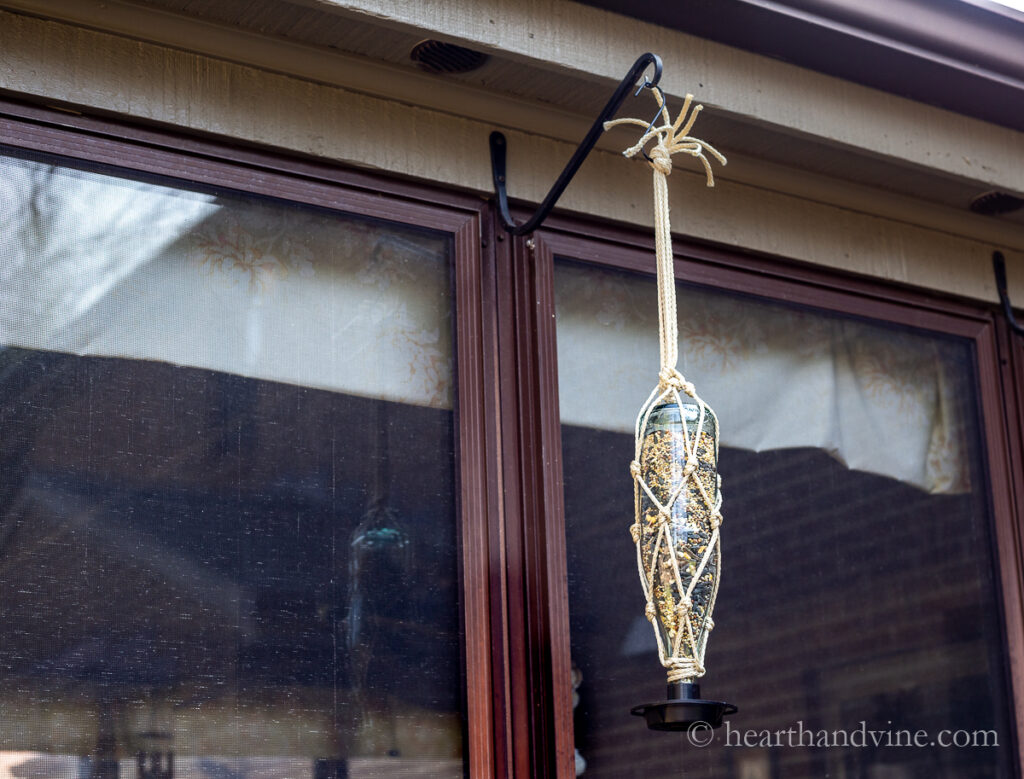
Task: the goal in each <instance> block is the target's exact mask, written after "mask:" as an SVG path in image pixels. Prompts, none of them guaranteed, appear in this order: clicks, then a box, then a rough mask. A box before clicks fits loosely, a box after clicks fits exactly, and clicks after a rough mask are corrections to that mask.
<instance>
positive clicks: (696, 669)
mask: <svg viewBox="0 0 1024 779" xmlns="http://www.w3.org/2000/svg"><path fill="white" fill-rule="evenodd" d="M652 67H653V75H652V76H651V77H650V78H648V77H647V76H646V75H645V73H646V71H647V70H648V68H652ZM661 73H662V63H661V58H660V57H658V56H657V55H656V54H651V53H649V52H648V53H647V54H643V55H641V56H640V57H639V58H638V59H637V60H636V62H634V63H633V67H632V68H630V70H629V72H628V73H627V74H626V76H625V78H623V80H622V81H621V82H620V83H619V86H618V87H617V88H616V90H615V92H614V93H613V94H612V96H611V98H610V99H609V100H608V103H607V104H606V105H605V107H604V109H603V110H602V111H601V114H600V115H599V116H598V118H597V119H596V120H595V121H594V124H593V125H592V126H591V128H590V130H589V132H588V133H587V135H586V137H584V139H583V140H582V141H581V142H580V145H579V146H578V147H577V148H576V151H575V152H574V153H573V155H572V157H571V158H570V160H569V162H568V164H567V165H566V166H565V169H564V170H563V171H562V173H561V175H559V177H558V179H557V180H556V181H555V183H554V184H553V185H552V187H551V189H550V191H549V192H548V194H547V196H546V197H545V198H544V200H543V201H542V202H541V204H540V206H538V208H537V210H536V211H535V212H534V213H533V215H532V216H531V217H530V218H529V219H527V220H526V221H525V222H522V223H518V224H517V223H516V222H515V221H514V220H513V218H512V215H511V212H510V210H509V204H508V194H507V192H506V160H505V152H506V149H507V145H508V144H507V141H506V139H505V136H504V135H503V134H502V133H500V132H497V131H495V132H492V133H491V137H490V146H491V174H492V177H493V179H494V194H495V202H496V204H497V207H498V217H499V219H500V221H501V224H502V227H504V229H505V230H506V231H507V232H508V233H510V234H512V235H527V234H529V233H532V232H533V231H534V230H536V229H537V228H538V227H539V226H540V225H541V224H542V223H543V221H544V219H545V218H547V216H548V214H549V213H550V212H551V209H552V208H553V207H554V205H555V203H556V202H557V201H558V198H559V197H560V196H561V194H562V193H563V192H564V191H565V188H566V187H567V186H568V185H569V182H570V181H571V180H572V178H573V176H575V175H576V172H577V171H578V170H579V168H580V166H581V165H582V164H583V161H584V160H585V159H586V157H587V155H588V154H589V153H590V151H591V150H592V149H593V148H594V145H595V144H596V143H597V140H598V138H599V137H600V135H601V133H603V132H604V131H605V130H607V129H608V128H610V127H614V126H616V125H620V124H635V125H639V126H641V127H643V128H644V133H643V135H642V136H641V137H640V140H639V141H637V143H636V144H634V145H633V146H631V147H630V148H628V149H626V151H625V152H623V154H624V155H625V156H626V157H635V156H636V155H638V154H639V155H642V156H643V157H644V158H645V159H646V160H647V161H648V162H649V163H650V165H651V167H652V168H653V170H654V229H655V239H656V242H655V246H656V255H657V268H658V331H659V340H660V343H661V369H660V371H659V372H658V382H657V385H656V386H655V387H654V389H653V390H652V391H651V394H650V396H649V397H648V398H647V402H646V403H644V404H643V406H642V407H641V409H640V414H639V415H638V416H637V420H636V431H635V432H636V449H635V452H634V458H633V462H632V463H631V465H630V471H631V473H632V474H633V484H634V500H635V518H634V522H633V524H632V526H631V527H630V532H631V534H632V536H633V542H634V544H635V545H636V561H637V568H638V570H639V573H640V584H641V587H642V588H643V593H644V597H645V599H646V601H647V608H646V613H647V618H648V619H649V620H650V621H651V623H652V624H653V626H654V636H655V640H656V641H657V645H658V656H659V658H660V659H661V664H662V665H663V666H664V667H665V668H666V670H667V672H668V699H667V700H665V701H662V702H660V703H648V704H644V705H643V706H637V707H636V708H634V709H633V714H636V715H639V716H642V717H643V718H644V719H645V720H646V721H647V725H648V727H650V728H652V729H654V730H686V729H688V728H692V727H695V726H706V727H712V728H714V727H718V726H720V725H721V724H722V718H723V717H724V716H726V715H728V714H733V713H735V712H736V707H735V706H733V705H732V704H729V703H723V702H721V701H713V700H704V699H703V698H701V695H700V687H699V685H698V684H697V679H699V678H700V677H702V676H703V675H704V653H705V650H706V649H707V643H708V636H709V634H710V632H711V629H712V628H713V627H714V624H715V623H714V620H713V619H712V617H711V613H712V611H713V610H714V607H715V598H716V597H717V595H718V582H719V577H720V575H721V571H722V552H721V545H720V535H721V526H722V513H721V506H722V494H721V486H722V481H721V478H720V477H719V476H718V418H717V417H716V416H715V412H714V411H712V410H711V407H710V406H708V405H707V403H705V402H704V401H703V400H702V399H701V397H700V396H699V395H698V394H697V390H696V388H695V387H694V386H693V384H691V383H690V382H688V381H687V380H686V379H685V378H683V376H682V374H680V373H679V371H678V370H677V369H676V363H677V362H678V349H679V336H678V332H677V322H676V292H675V270H674V266H673V255H672V235H671V227H670V225H669V204H668V182H667V177H668V176H669V175H670V174H671V172H672V155H674V154H686V155H689V156H691V157H695V158H696V159H698V160H700V162H701V164H702V165H703V166H704V172H705V174H706V176H707V184H708V186H714V181H715V180H714V175H713V173H712V170H711V162H710V160H709V159H708V155H709V154H710V155H711V157H712V158H714V159H715V160H717V161H718V162H720V163H721V164H723V165H724V164H725V157H723V156H722V155H721V154H719V153H718V151H717V150H716V149H715V148H714V147H712V146H711V145H709V144H707V143H704V141H701V140H699V139H697V138H694V137H691V136H690V134H689V133H690V130H691V129H692V128H693V124H694V122H695V121H696V119H697V115H698V114H699V113H700V112H701V110H702V108H703V106H700V105H696V106H695V105H693V96H692V95H687V96H686V100H685V102H684V103H683V107H682V110H681V111H680V113H679V116H678V117H677V118H676V120H675V121H674V122H673V121H672V120H671V118H670V115H669V112H668V107H667V105H666V103H665V96H664V94H663V93H662V91H661V89H660V87H658V82H659V80H660V79H661ZM644 91H650V92H651V93H653V94H654V97H655V100H656V101H657V103H658V112H657V114H656V115H655V118H654V120H653V121H651V122H646V121H643V120H641V119H615V120H612V117H613V116H615V114H616V112H617V111H618V109H619V107H620V106H621V105H622V103H623V101H624V100H625V99H626V98H627V97H628V96H629V95H630V93H633V94H634V95H639V94H640V93H642V92H644ZM609 120H611V121H609ZM648 147H650V151H648V150H647V149H648ZM528 245H530V244H528Z"/></svg>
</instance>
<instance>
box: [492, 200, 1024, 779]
mask: <svg viewBox="0 0 1024 779" xmlns="http://www.w3.org/2000/svg"><path fill="white" fill-rule="evenodd" d="M675 252H676V257H675V271H676V278H677V280H680V281H685V282H687V283H690V284H696V285H701V286H705V287H708V288H711V289H718V290H724V291H730V292H739V293H745V294H749V295H754V296H757V297H760V298H763V299H766V300H769V301H780V302H787V303H795V304H799V305H804V306H808V307H812V308H816V309H823V310H826V311H829V312H834V313H840V314H847V315H851V316H856V317H860V318H867V319H874V320H879V321H881V322H885V323H894V324H898V325H905V326H909V327H914V328H920V329H923V330H929V331H934V332H936V333H940V334H945V335H953V336H959V337H961V338H964V339H967V340H968V341H969V342H970V343H971V344H972V346H973V351H974V357H975V368H976V374H977V379H978V385H977V403H978V414H979V419H980V420H981V428H982V433H983V435H984V436H985V441H984V442H983V445H982V447H981V448H982V456H983V459H984V470H985V474H986V486H987V490H986V498H987V503H988V509H989V516H990V518H991V522H992V531H993V537H994V538H993V541H994V544H995V547H996V548H995V549H994V558H995V561H996V564H997V565H998V568H999V571H998V575H997V576H995V577H994V578H995V580H996V585H997V591H998V592H997V597H998V599H999V601H1000V604H1001V617H1002V620H1001V622H1002V628H1003V638H1004V642H1005V651H1006V659H1007V674H1008V677H1009V678H1008V679H1007V680H1006V682H1007V685H1008V700H1009V707H1010V709H1011V711H1010V712H1009V716H1010V717H1011V727H1012V729H1013V731H1014V737H1015V738H1014V741H1015V746H1016V772H1017V774H1018V775H1024V664H1022V663H1021V662H1020V658H1021V657H1024V575H1022V574H1024V566H1022V561H1024V547H1022V543H1021V541H1022V539H1021V532H1020V522H1021V518H1022V517H1024V500H1022V498H1024V455H1022V452H1024V343H1022V341H1024V339H1020V338H1015V339H1014V336H1013V334H1012V333H1010V332H1009V328H1008V327H1007V326H1006V323H1005V322H1004V321H1003V320H1002V319H1001V318H1000V317H999V315H998V314H997V313H996V312H994V310H993V309H990V308H989V307H985V306H981V305H978V304H977V303H974V302H965V301H960V300H955V299H953V298H951V297H939V296H935V295H931V294H925V293H921V292H919V291H916V290H912V289H908V288H901V287H897V286H896V285H892V284H887V283H882V282H877V281H873V280H868V279H864V278H859V277H855V276H853V275H850V274H842V273H839V272H836V271H828V270H823V269H820V268H816V267H812V266H810V265H806V264H801V263H796V262H794V261H791V260H785V259H782V258H778V257H772V256H769V255H764V254H755V253H751V252H745V251H741V250H736V249H732V248H728V249H726V248H722V247H716V246H713V245H709V244H707V243H703V242H698V241H694V240H688V239H686V238H685V237H681V236H676V238H675ZM509 254H510V255H512V256H513V260H512V262H511V267H510V268H509V270H508V272H509V274H510V277H511V279H512V281H513V284H512V287H513V289H514V299H515V301H516V316H517V318H518V321H519V323H520V324H519V331H520V335H521V337H522V338H523V339H524V341H525V343H528V344H530V345H532V347H533V351H532V354H531V355H529V356H528V358H529V360H530V365H529V367H528V369H521V370H520V371H519V374H518V379H519V385H518V386H517V387H516V388H515V394H516V397H517V398H518V399H520V401H522V400H523V399H526V400H528V402H529V403H530V407H529V408H519V409H518V411H517V414H518V417H519V420H520V423H521V426H522V429H523V430H524V431H526V432H525V433H524V436H523V439H524V441H526V442H527V443H525V444H524V446H523V452H522V458H521V459H522V460H523V461H524V462H525V465H523V467H524V469H526V468H529V460H530V459H531V458H532V459H533V460H535V461H539V462H541V463H543V467H540V468H537V467H534V472H531V473H530V476H531V477H532V478H529V479H524V481H523V489H522V492H523V496H522V498H521V500H520V503H521V506H522V510H523V522H522V527H523V529H524V534H525V536H526V539H527V540H523V541H519V542H518V543H519V544H521V545H522V546H523V547H524V548H525V549H526V550H527V554H525V555H523V556H522V565H523V566H524V573H523V574H522V579H523V580H524V581H525V582H526V583H527V592H528V595H527V597H526V599H525V603H526V606H527V608H528V609H533V610H534V612H535V613H534V614H533V615H532V621H533V622H534V623H538V624H539V625H540V626H541V627H540V628H534V631H535V632H536V633H537V635H543V636H547V637H548V638H549V640H550V642H551V645H550V647H547V648H546V649H547V652H548V653H549V654H548V657H549V662H548V664H547V665H545V666H542V667H535V668H533V669H532V670H533V671H534V674H537V673H539V674H540V675H539V676H537V675H533V676H530V677H529V679H528V683H527V685H526V689H528V690H531V691H533V693H532V694H533V695H534V697H535V700H534V709H542V710H543V712H544V715H543V716H538V717H535V719H534V721H533V722H532V723H531V724H532V727H533V732H532V735H533V737H534V739H535V740H536V742H537V743H538V744H542V745H544V747H545V749H544V750H543V751H541V750H537V749H535V750H534V752H533V753H532V754H529V755H527V754H524V755H522V756H521V758H520V761H519V762H520V763H522V764H525V765H529V766H530V769H531V770H532V772H533V773H531V774H530V775H541V773H542V772H544V775H552V776H557V777H559V778H560V779H563V778H564V779H568V777H572V776H574V775H575V774H574V770H573V763H572V756H573V744H572V732H573V730H572V709H571V706H570V704H569V701H570V693H571V690H570V686H569V668H570V663H571V661H570V657H569V629H568V626H569V613H568V588H567V575H566V548H565V516H564V507H563V504H562V489H561V488H562V469H561V441H560V436H559V433H558V430H559V427H560V418H559V401H558V366H557V353H556V342H555V338H556V335H555V308H554V263H555V258H556V257H565V258H567V259H572V260H577V261H581V262H585V263H589V264H592V265H596V266H603V267H608V268H615V269H618V270H626V271H632V272H636V273H643V274H647V275H653V272H654V259H653V256H654V244H653V238H652V236H651V234H650V233H644V232H641V231H637V230H635V229H632V228H628V227H617V226H613V225H609V224H608V223H604V222H592V221H588V220H583V219H578V218H571V217H563V216H554V217H552V218H550V219H549V220H548V222H547V223H546V225H545V226H544V227H543V228H542V229H540V230H538V231H537V232H536V233H535V234H534V235H533V236H532V238H530V239H518V240H517V241H516V243H515V246H514V248H513V250H512V251H511V252H509ZM1011 339H1014V340H1012V341H1011ZM519 353H520V355H521V354H522V348H520V352H519ZM521 405H524V404H523V403H522V402H521ZM531 428H532V435H533V437H532V438H530V433H531ZM624 479H625V477H624ZM625 483H626V482H625V481H624V484H625ZM510 513H511V512H510ZM529 539H534V544H535V545H536V546H537V547H538V548H532V549H531V548H530V543H529ZM538 539H542V541H538ZM531 587H532V589H531ZM538 696H539V697H538ZM526 761H530V762H526Z"/></svg>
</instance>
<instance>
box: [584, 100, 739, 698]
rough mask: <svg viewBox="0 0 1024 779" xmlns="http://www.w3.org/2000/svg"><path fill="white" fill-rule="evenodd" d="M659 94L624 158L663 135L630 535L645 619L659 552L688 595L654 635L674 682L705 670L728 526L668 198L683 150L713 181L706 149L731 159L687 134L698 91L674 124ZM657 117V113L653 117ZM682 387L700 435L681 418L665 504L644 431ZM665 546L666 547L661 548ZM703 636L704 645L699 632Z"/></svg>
mask: <svg viewBox="0 0 1024 779" xmlns="http://www.w3.org/2000/svg"><path fill="white" fill-rule="evenodd" d="M654 95H655V99H656V100H657V101H658V106H659V108H660V109H661V110H660V111H659V114H658V117H659V118H660V119H661V120H662V124H661V125H658V126H652V127H650V129H648V130H647V131H646V132H645V133H644V135H643V136H642V137H641V138H640V140H639V141H638V142H637V143H636V144H635V145H633V146H631V147H630V148H628V149H626V151H624V152H623V154H624V155H625V156H626V157H633V156H635V155H636V154H638V153H640V152H641V150H642V149H643V148H644V147H645V146H646V145H647V143H649V142H650V141H651V140H655V139H656V140H657V142H656V143H655V145H654V146H653V147H652V149H651V151H650V154H649V160H650V165H651V168H652V169H653V171H654V235H655V255H656V258H657V274H658V341H659V347H660V360H661V368H660V370H659V371H658V384H657V386H656V387H655V388H654V389H653V390H652V391H651V394H650V396H649V397H648V398H647V402H646V403H644V405H643V406H642V407H641V410H640V413H639V414H638V415H637V420H636V427H635V442H636V446H635V451H634V459H633V462H631V463H630V473H631V474H632V476H633V485H634V487H633V498H634V502H635V520H634V522H633V525H632V526H630V534H631V535H632V538H633V542H634V544H636V562H637V571H638V573H639V575H640V583H641V587H642V588H643V593H644V598H645V600H646V601H647V606H646V609H645V612H646V616H647V619H648V620H650V621H651V622H652V623H653V622H655V621H656V619H657V607H656V606H655V603H654V592H655V587H656V577H657V576H658V560H659V558H662V559H665V560H667V561H670V563H671V577H672V580H673V583H674V584H675V587H676V591H677V592H679V593H682V599H681V601H680V602H679V603H678V604H677V605H676V625H677V627H676V630H675V635H674V636H673V641H672V646H671V647H666V646H665V643H664V641H663V639H662V636H661V631H660V630H658V629H657V627H655V630H654V635H655V639H656V640H657V643H658V657H659V659H660V660H661V663H662V665H663V666H665V668H667V669H668V681H669V682H676V681H683V680H686V679H693V678H696V677H700V676H703V675H704V650H705V648H706V645H707V633H708V631H710V630H711V629H712V628H713V627H714V621H713V620H712V619H711V612H712V611H713V610H714V606H715V601H716V600H717V598H718V582H719V572H720V571H721V561H722V553H721V545H720V544H719V528H720V527H721V524H722V514H721V505H722V493H721V483H722V480H721V477H718V481H717V484H716V487H717V489H716V490H715V497H714V499H712V497H711V496H710V495H708V493H707V490H706V488H705V486H704V484H703V483H702V482H701V480H700V479H699V478H698V473H697V471H698V457H697V453H698V445H699V443H700V433H701V432H702V431H703V430H704V425H705V422H706V421H707V415H708V414H709V413H710V415H711V417H712V419H713V420H714V425H715V429H716V430H717V426H718V420H717V419H715V418H714V412H713V411H711V409H710V408H709V407H708V406H707V404H705V403H704V401H703V400H702V399H701V398H700V396H698V395H697V391H696V389H695V388H694V386H693V384H691V383H690V382H688V381H686V379H685V378H684V377H683V375H682V374H681V373H679V371H678V370H677V369H676V364H677V362H678V360H679V333H678V325H677V312H676V289H675V266H674V258H673V252H672V229H671V225H670V221H669V200H668V176H669V175H671V173H672V155H673V154H678V153H683V154H689V155H690V156H693V157H696V158H697V159H699V160H700V161H701V164H702V165H703V166H704V171H705V174H706V177H707V185H708V186H709V187H713V186H714V185H715V180H714V175H713V173H712V171H711V165H710V163H709V162H708V159H707V157H706V156H705V153H704V152H705V151H707V152H710V153H711V155H712V156H713V157H715V159H717V160H718V161H719V162H721V163H722V164H723V165H724V164H725V162H726V160H725V157H723V156H722V155H721V154H719V152H718V151H717V150H716V149H715V148H714V147H713V146H711V145H710V144H707V143H705V142H704V141H701V140H699V139H697V138H693V137H691V136H690V135H689V134H688V133H689V132H690V130H691V128H692V127H693V123H694V121H696V118H697V115H698V114H699V113H700V111H701V110H702V108H703V106H700V105H697V106H695V107H694V108H693V110H692V112H691V111H690V107H691V105H692V102H693V96H692V95H687V96H686V100H685V101H684V102H683V107H682V110H681V111H680V113H679V116H678V118H677V119H676V121H675V122H674V123H673V122H671V119H670V117H669V113H668V108H667V107H666V105H665V101H664V100H663V98H662V97H661V94H660V93H659V92H658V91H657V90H655V92H654ZM657 121H658V120H657V119H655V122H657ZM619 124H637V125H640V126H641V127H644V128H647V127H648V125H647V123H646V122H644V121H642V120H640V119H616V120H614V121H611V122H605V125H604V127H605V129H606V130H607V129H608V128H610V127H614V126H615V125H619ZM680 393H683V394H684V395H686V396H688V397H689V398H692V399H693V401H694V402H695V403H696V405H697V407H698V409H699V415H698V419H697V435H692V436H691V435H690V432H689V430H688V428H687V426H686V424H685V423H684V424H683V450H684V453H685V455H686V457H685V465H684V467H683V474H682V479H681V480H680V484H679V486H678V487H677V488H676V489H675V490H673V491H672V493H671V494H670V495H669V496H668V499H667V501H666V502H665V503H662V502H661V501H659V500H658V498H657V497H656V496H655V495H654V492H653V491H652V490H651V488H650V486H648V484H647V483H646V481H644V479H643V476H642V470H641V465H640V457H641V450H642V444H643V441H644V438H645V435H646V430H647V425H648V422H649V420H650V416H651V412H652V411H653V410H654V408H655V407H657V406H658V405H660V404H661V403H664V402H665V401H666V400H668V399H671V400H672V401H673V402H674V403H675V404H676V406H677V407H678V408H679V409H680V410H681V409H682V407H683V401H682V397H681V395H680ZM714 445H715V452H714V456H715V460H716V461H717V459H718V451H717V449H718V439H717V437H715V440H714ZM690 484H693V485H694V486H695V487H696V490H697V492H698V493H699V494H700V497H701V498H702V499H703V501H704V504H705V505H706V506H707V507H708V508H709V510H710V525H711V535H710V537H709V539H708V544H707V546H706V548H705V550H704V553H703V555H702V556H701V560H700V563H699V565H698V566H697V567H696V569H695V572H694V574H693V576H691V577H690V583H689V585H688V586H684V584H683V577H682V573H681V572H680V570H679V561H678V559H677V557H676V554H675V549H676V537H675V532H674V529H673V523H672V507H673V505H674V504H675V502H676V501H677V500H678V499H679V498H680V496H683V495H684V494H685V493H686V490H687V487H688V486H689V485H690ZM642 497H646V498H647V500H648V501H649V502H650V504H651V506H653V507H654V508H655V510H656V511H657V535H656V537H655V541H654V544H653V545H652V547H651V552H650V559H649V560H645V559H644V554H643V544H642V540H643V528H642V527H641V525H640V508H641V503H642V500H641V498H642ZM663 544H666V545H667V548H663V546H662V545H663ZM712 557H714V559H715V572H716V574H715V577H714V584H713V587H712V592H711V597H710V599H709V601H708V604H707V607H706V608H705V611H704V620H703V623H702V625H701V627H700V629H699V630H698V631H697V635H694V630H693V625H692V623H691V621H690V611H691V609H692V608H693V603H692V597H693V593H694V591H695V589H696V587H697V584H698V583H699V582H700V577H701V576H702V575H703V574H704V571H705V570H706V569H707V567H708V565H709V563H710V561H711V559H712ZM700 636H703V637H704V640H703V641H700V643H699V645H698V638H699V637H700Z"/></svg>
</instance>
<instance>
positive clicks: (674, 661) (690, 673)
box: [665, 657, 704, 684]
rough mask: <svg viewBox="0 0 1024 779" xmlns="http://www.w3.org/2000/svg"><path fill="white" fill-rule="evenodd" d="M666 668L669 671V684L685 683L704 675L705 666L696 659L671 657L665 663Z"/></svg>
mask: <svg viewBox="0 0 1024 779" xmlns="http://www.w3.org/2000/svg"><path fill="white" fill-rule="evenodd" d="M665 667H666V668H667V669H668V681H669V684H671V683H672V682H685V681H686V680H687V679H693V678H695V677H698V676H703V675H704V666H703V665H702V664H701V662H700V660H697V659H696V658H691V657H670V658H669V659H668V661H667V662H666V663H665Z"/></svg>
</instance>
